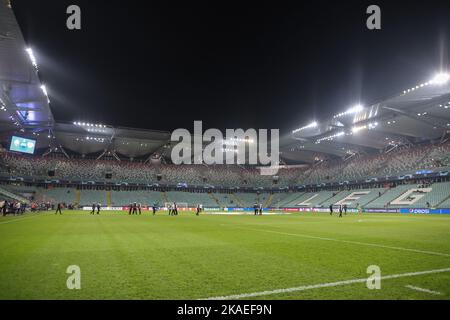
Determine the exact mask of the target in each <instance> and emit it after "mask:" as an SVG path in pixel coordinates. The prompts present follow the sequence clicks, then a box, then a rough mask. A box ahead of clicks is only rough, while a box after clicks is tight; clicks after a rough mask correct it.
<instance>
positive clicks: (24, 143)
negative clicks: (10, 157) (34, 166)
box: [9, 136, 36, 154]
mask: <svg viewBox="0 0 450 320" xmlns="http://www.w3.org/2000/svg"><path fill="white" fill-rule="evenodd" d="M35 147H36V140H31V139H26V138H21V137H16V136H12V138H11V146H10V147H9V150H11V151H17V152H23V153H30V154H33V153H34V148H35Z"/></svg>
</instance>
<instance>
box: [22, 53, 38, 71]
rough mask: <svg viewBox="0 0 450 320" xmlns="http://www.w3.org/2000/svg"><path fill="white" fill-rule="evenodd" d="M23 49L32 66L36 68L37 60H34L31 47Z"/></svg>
mask: <svg viewBox="0 0 450 320" xmlns="http://www.w3.org/2000/svg"><path fill="white" fill-rule="evenodd" d="M25 51H26V52H27V53H28V56H29V57H30V60H31V63H32V64H33V67H35V68H36V69H37V68H38V66H37V62H36V58H35V56H34V53H33V50H32V49H31V48H26V49H25Z"/></svg>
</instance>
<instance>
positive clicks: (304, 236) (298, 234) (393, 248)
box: [226, 225, 450, 257]
mask: <svg viewBox="0 0 450 320" xmlns="http://www.w3.org/2000/svg"><path fill="white" fill-rule="evenodd" d="M226 226H230V227H234V228H239V229H245V230H252V231H259V232H267V233H274V234H281V235H286V236H293V237H301V238H309V239H316V240H324V241H334V242H342V243H349V244H357V245H361V246H369V247H377V248H384V249H392V250H401V251H409V252H416V253H423V254H430V255H435V256H441V257H450V254H448V253H442V252H435V251H428V250H419V249H411V248H402V247H394V246H386V245H383V244H376V243H368V242H360V241H353V240H341V239H334V238H326V237H318V236H311V235H306V234H300V233H288V232H280V231H273V230H264V229H254V228H244V227H237V226H231V225H226Z"/></svg>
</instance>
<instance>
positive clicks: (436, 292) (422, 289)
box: [405, 285, 441, 295]
mask: <svg viewBox="0 0 450 320" xmlns="http://www.w3.org/2000/svg"><path fill="white" fill-rule="evenodd" d="M405 287H406V288H408V289H412V290H416V291H420V292H426V293H431V294H436V295H440V294H441V293H440V292H438V291H433V290H428V289H424V288H419V287H415V286H411V285H407V286H405Z"/></svg>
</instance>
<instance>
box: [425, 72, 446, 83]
mask: <svg viewBox="0 0 450 320" xmlns="http://www.w3.org/2000/svg"><path fill="white" fill-rule="evenodd" d="M448 80H450V74H448V73H443V72H441V73H438V74H437V75H435V76H434V78H433V79H432V80H431V81H430V82H431V83H432V84H438V85H440V84H446V83H447V82H448Z"/></svg>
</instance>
